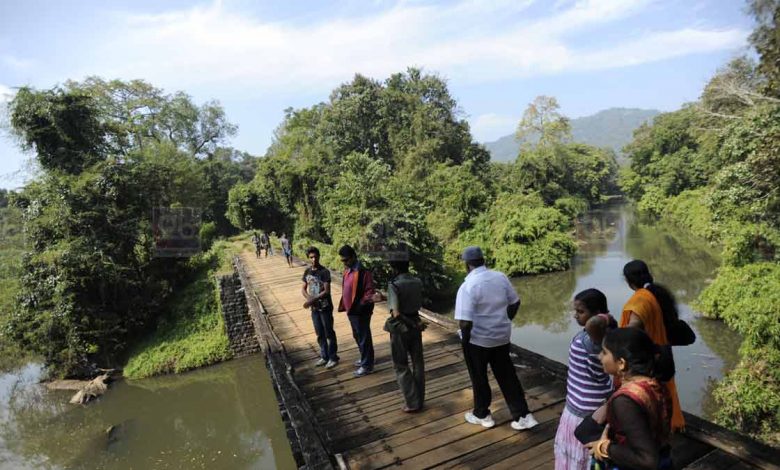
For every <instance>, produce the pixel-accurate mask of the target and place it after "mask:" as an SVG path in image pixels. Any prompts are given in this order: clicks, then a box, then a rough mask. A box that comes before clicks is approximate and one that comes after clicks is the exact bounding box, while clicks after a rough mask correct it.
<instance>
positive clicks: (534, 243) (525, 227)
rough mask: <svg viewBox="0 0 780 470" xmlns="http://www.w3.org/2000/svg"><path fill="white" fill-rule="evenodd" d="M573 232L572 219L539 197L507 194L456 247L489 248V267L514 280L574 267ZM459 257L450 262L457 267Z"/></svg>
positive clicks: (452, 257) (487, 249) (466, 232)
mask: <svg viewBox="0 0 780 470" xmlns="http://www.w3.org/2000/svg"><path fill="white" fill-rule="evenodd" d="M570 229H571V224H570V218H569V217H567V216H566V215H564V214H563V213H562V212H561V211H559V210H558V209H555V208H553V207H545V206H544V203H543V201H542V199H541V198H540V197H539V196H533V195H530V196H526V195H519V194H515V195H508V194H507V195H502V196H499V198H498V199H497V200H496V201H495V202H494V203H493V205H492V206H491V207H490V209H489V210H488V211H487V212H486V213H485V214H484V215H483V216H481V217H479V218H478V219H477V221H476V223H475V224H474V228H472V229H470V230H467V231H465V232H464V233H462V234H461V237H460V239H459V240H458V243H457V245H456V246H457V249H460V248H462V247H465V246H467V245H475V244H476V245H481V246H483V247H485V256H486V257H487V261H488V263H490V264H492V265H494V266H495V267H496V269H498V270H500V271H503V272H504V273H506V274H507V275H510V276H512V275H516V274H538V273H543V272H549V271H559V270H563V269H567V268H568V267H569V266H570V262H571V257H572V255H574V252H575V250H576V244H575V243H574V241H573V240H572V237H571V235H570V234H569V233H568V232H569V231H570ZM456 254H457V251H456V252H455V253H452V252H451V255H450V258H449V261H450V263H452V264H453V265H457V261H456V259H457V258H456V257H455V256H453V255H456Z"/></svg>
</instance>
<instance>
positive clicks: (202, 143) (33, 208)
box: [0, 78, 255, 375]
mask: <svg viewBox="0 0 780 470" xmlns="http://www.w3.org/2000/svg"><path fill="white" fill-rule="evenodd" d="M9 116H10V124H11V126H12V129H13V131H14V133H15V134H16V135H17V136H18V138H19V140H20V142H21V143H22V145H23V146H24V147H25V148H29V149H32V150H34V152H35V154H36V159H35V160H36V164H37V166H38V173H37V177H36V178H35V179H34V180H33V181H32V182H30V183H29V184H27V185H26V186H25V187H24V188H23V189H22V190H21V191H19V192H18V193H15V194H13V195H12V196H11V198H10V200H11V204H12V205H13V207H14V208H16V209H17V210H18V211H20V213H21V221H22V223H23V225H24V238H25V240H24V252H23V253H21V256H20V257H19V263H18V266H17V267H16V268H15V269H17V275H16V278H17V279H18V282H17V283H16V284H11V285H10V287H11V288H13V289H15V290H16V294H15V299H14V302H13V306H9V305H8V304H6V305H4V307H6V308H4V309H3V311H2V317H1V318H0V322H2V341H3V344H4V345H9V344H13V345H15V347H18V348H21V349H23V350H25V351H29V352H31V353H34V354H37V355H40V356H42V357H43V359H44V360H45V362H46V363H47V364H48V365H49V366H50V367H51V369H52V371H53V372H54V373H55V374H61V375H73V374H77V375H78V374H81V373H88V372H89V370H90V369H91V368H92V366H93V364H97V365H99V366H104V367H105V366H115V365H121V363H120V361H121V360H122V356H123V354H124V353H125V352H126V350H127V347H128V345H129V344H131V343H132V342H133V341H135V340H137V339H138V338H140V337H141V336H142V335H143V334H144V333H146V332H147V331H149V330H150V329H152V328H153V327H154V326H155V325H156V322H157V320H158V319H159V318H160V316H161V314H162V312H164V311H166V310H168V306H167V304H166V301H167V300H168V298H169V297H170V295H171V294H172V293H173V292H175V291H176V290H177V289H179V288H180V287H181V286H183V285H185V284H186V283H187V282H190V281H191V279H192V278H193V277H194V276H195V275H196V273H197V272H198V270H199V268H200V266H201V265H202V264H203V263H202V262H201V261H200V260H199V259H197V258H196V259H191V260H187V259H177V258H160V257H155V256H153V250H152V245H153V234H152V232H151V220H150V218H151V217H150V215H151V211H152V208H153V207H156V206H174V207H175V206H185V207H198V208H201V209H202V211H203V214H202V218H203V221H204V224H203V226H202V230H204V231H206V232H210V233H214V234H221V235H229V234H230V233H233V232H234V231H235V229H234V228H233V227H232V226H231V225H230V224H229V222H228V221H227V219H226V217H225V211H226V203H227V194H228V191H229V189H230V188H231V187H232V186H233V185H234V184H236V183H237V182H239V181H243V180H248V179H250V178H251V177H252V176H253V175H254V162H255V159H254V158H252V157H250V156H248V155H246V154H244V153H241V152H237V151H235V150H233V149H230V148H223V147H220V144H221V143H223V142H224V141H225V140H226V139H227V138H228V137H229V136H230V135H232V134H233V133H234V132H235V127H234V126H233V125H232V124H230V123H229V122H228V121H227V119H226V117H225V114H224V112H223V110H222V108H221V107H220V106H219V105H218V104H217V103H213V102H212V103H206V104H204V105H202V106H196V105H195V104H193V103H192V101H191V100H190V98H189V97H188V96H186V95H185V94H183V93H175V94H165V93H164V92H163V91H161V90H159V89H157V88H154V87H153V86H151V85H149V84H148V83H145V82H143V81H137V80H136V81H132V82H122V81H104V80H101V79H98V78H90V79H88V80H85V81H84V82H80V83H77V82H68V83H66V84H65V85H64V86H62V87H57V88H54V89H51V90H33V89H29V88H22V89H20V90H19V91H18V93H17V94H16V96H15V97H14V99H13V101H11V103H10V106H9Z"/></svg>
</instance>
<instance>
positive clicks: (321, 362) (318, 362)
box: [314, 358, 328, 367]
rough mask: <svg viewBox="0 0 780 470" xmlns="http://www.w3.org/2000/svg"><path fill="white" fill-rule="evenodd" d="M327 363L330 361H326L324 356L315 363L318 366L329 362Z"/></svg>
mask: <svg viewBox="0 0 780 470" xmlns="http://www.w3.org/2000/svg"><path fill="white" fill-rule="evenodd" d="M327 363H328V361H326V360H325V359H323V358H320V360H319V361H317V362H315V363H314V365H315V366H317V367H320V366H324V365H325V364H327Z"/></svg>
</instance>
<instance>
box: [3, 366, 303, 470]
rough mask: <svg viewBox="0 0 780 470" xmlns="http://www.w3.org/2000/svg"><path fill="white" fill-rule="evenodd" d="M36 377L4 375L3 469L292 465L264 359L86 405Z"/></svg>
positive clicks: (142, 384) (130, 389)
mask: <svg viewBox="0 0 780 470" xmlns="http://www.w3.org/2000/svg"><path fill="white" fill-rule="evenodd" d="M39 375H40V368H39V366H37V365H29V366H27V367H26V368H25V369H23V370H22V371H20V372H18V373H16V374H5V375H3V376H1V377H0V399H2V402H0V412H1V413H2V414H1V415H0V467H2V468H6V467H12V468H69V469H70V468H75V469H97V468H128V469H129V468H160V469H164V468H182V467H187V468H282V469H284V468H295V463H294V460H293V458H292V455H291V452H290V448H289V444H288V442H287V438H286V435H285V429H284V426H283V424H282V422H281V418H280V417H279V412H278V408H277V404H276V398H275V396H274V392H273V389H272V388H271V384H270V379H269V377H268V372H267V371H266V370H265V366H264V365H263V363H262V359H261V358H260V357H259V356H256V357H250V358H244V359H240V360H236V361H230V362H228V363H225V364H221V365H219V366H215V367H210V368H206V369H203V370H199V371H195V372H191V373H187V374H183V375H180V376H167V377H162V378H158V379H150V380H142V381H134V382H127V383H119V384H117V385H116V386H115V387H113V388H112V389H111V390H110V391H109V393H108V394H107V395H106V396H104V397H103V398H102V399H101V400H99V401H98V402H97V403H95V404H92V405H89V406H83V407H82V406H74V405H69V404H68V403H67V399H68V397H69V394H70V393H69V392H48V391H46V390H45V389H44V388H43V387H41V386H39V385H37V384H36V383H35V382H36V381H37V380H38V377H39Z"/></svg>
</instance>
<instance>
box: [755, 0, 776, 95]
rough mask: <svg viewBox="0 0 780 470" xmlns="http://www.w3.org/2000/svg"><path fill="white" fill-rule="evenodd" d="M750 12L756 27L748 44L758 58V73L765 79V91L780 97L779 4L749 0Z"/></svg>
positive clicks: (765, 0)
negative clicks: (751, 45)
mask: <svg viewBox="0 0 780 470" xmlns="http://www.w3.org/2000/svg"><path fill="white" fill-rule="evenodd" d="M749 5H750V11H751V13H752V14H753V16H754V17H755V19H756V22H757V23H758V24H757V27H756V29H755V30H753V33H752V34H751V35H750V42H751V43H752V44H753V46H754V47H755V48H756V52H758V55H759V57H760V58H761V61H760V64H759V71H760V72H761V74H762V75H763V76H764V77H766V79H767V83H766V91H767V92H768V93H769V94H771V95H772V96H774V97H780V35H778V34H777V32H778V30H780V2H778V1H777V0H750V2H749Z"/></svg>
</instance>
